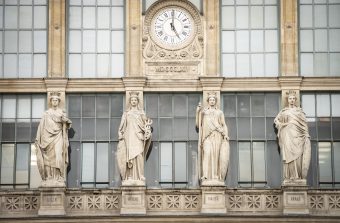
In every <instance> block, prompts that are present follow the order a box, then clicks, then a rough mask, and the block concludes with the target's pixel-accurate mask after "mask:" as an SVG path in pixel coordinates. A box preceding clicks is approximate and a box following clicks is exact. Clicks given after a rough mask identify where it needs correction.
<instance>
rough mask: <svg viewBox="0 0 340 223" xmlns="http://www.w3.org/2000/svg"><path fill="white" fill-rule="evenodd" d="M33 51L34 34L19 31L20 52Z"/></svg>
mask: <svg viewBox="0 0 340 223" xmlns="http://www.w3.org/2000/svg"><path fill="white" fill-rule="evenodd" d="M1 43H2V42H1ZM31 51H32V32H31V31H19V52H25V53H30V52H31Z"/></svg>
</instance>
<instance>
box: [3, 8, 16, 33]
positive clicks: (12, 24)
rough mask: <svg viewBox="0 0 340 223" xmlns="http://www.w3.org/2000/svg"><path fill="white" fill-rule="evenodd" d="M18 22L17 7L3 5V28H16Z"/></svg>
mask: <svg viewBox="0 0 340 223" xmlns="http://www.w3.org/2000/svg"><path fill="white" fill-rule="evenodd" d="M17 23H18V8H17V7H16V6H5V28H8V29H16V28H17Z"/></svg>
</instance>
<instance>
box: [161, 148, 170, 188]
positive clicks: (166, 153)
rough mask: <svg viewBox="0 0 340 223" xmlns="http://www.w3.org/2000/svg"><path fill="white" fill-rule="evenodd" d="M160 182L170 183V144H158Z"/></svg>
mask: <svg viewBox="0 0 340 223" xmlns="http://www.w3.org/2000/svg"><path fill="white" fill-rule="evenodd" d="M160 148H161V176H160V178H161V181H162V182H172V143H160Z"/></svg>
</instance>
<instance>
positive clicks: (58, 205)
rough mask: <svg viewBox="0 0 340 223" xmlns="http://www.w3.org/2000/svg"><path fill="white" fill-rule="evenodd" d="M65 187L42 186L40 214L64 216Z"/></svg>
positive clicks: (40, 189)
mask: <svg viewBox="0 0 340 223" xmlns="http://www.w3.org/2000/svg"><path fill="white" fill-rule="evenodd" d="M65 190H66V188H65V187H40V188H39V191H40V208H39V211H38V215H40V216H47V215H49V216H51V215H53V216H63V215H65V214H66V212H65Z"/></svg>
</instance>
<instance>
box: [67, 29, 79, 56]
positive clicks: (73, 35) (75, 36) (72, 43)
mask: <svg viewBox="0 0 340 223" xmlns="http://www.w3.org/2000/svg"><path fill="white" fill-rule="evenodd" d="M69 52H72V53H73V52H78V53H79V52H81V32H80V31H72V30H71V31H69Z"/></svg>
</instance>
